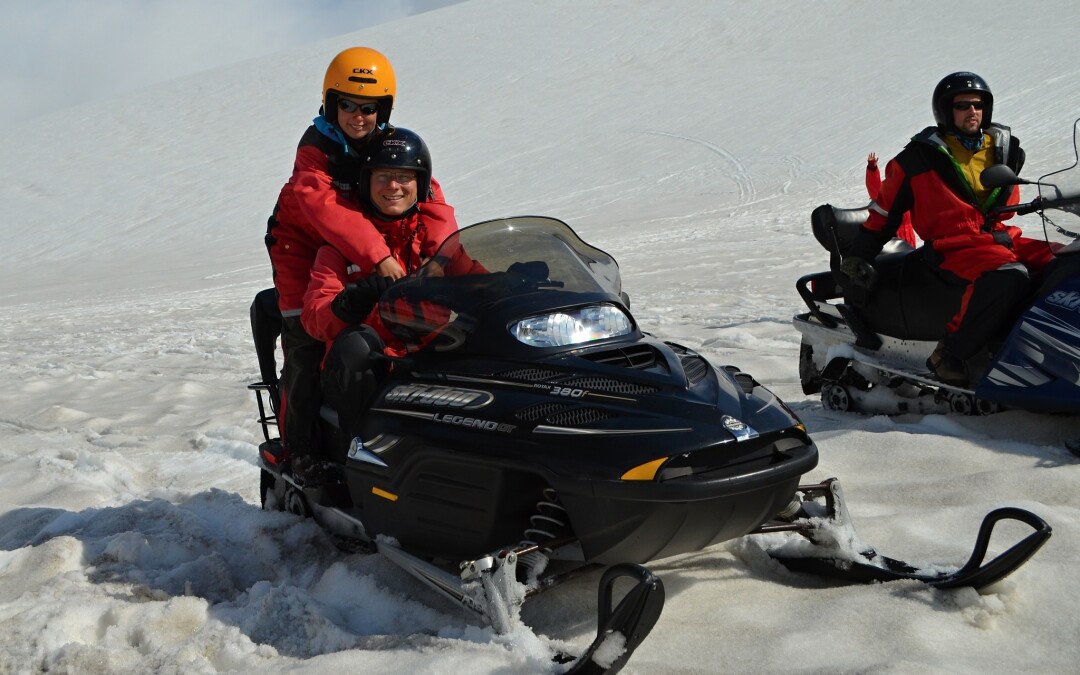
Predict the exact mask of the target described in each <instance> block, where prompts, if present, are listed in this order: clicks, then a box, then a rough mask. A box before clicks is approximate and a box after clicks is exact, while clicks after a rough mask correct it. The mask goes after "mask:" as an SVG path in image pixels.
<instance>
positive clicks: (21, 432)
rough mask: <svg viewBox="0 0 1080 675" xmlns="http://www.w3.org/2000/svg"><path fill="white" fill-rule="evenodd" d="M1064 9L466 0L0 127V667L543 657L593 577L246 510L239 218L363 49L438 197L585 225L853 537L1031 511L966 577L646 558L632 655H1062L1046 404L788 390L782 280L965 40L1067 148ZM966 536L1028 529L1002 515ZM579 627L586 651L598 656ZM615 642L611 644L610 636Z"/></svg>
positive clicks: (463, 213) (1060, 540)
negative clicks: (503, 607)
mask: <svg viewBox="0 0 1080 675" xmlns="http://www.w3.org/2000/svg"><path fill="white" fill-rule="evenodd" d="M1076 16H1077V10H1076V8H1075V5H1074V3H1071V2H1065V1H1064V0H1050V1H1048V2H1044V3H1037V4H1028V5H1024V4H1017V3H1004V2H995V1H991V2H980V3H974V2H966V1H962V2H956V3H946V4H940V3H932V2H928V1H925V0H919V1H918V2H912V3H894V4H888V3H885V4H883V3H872V4H871V3H854V2H841V1H839V0H832V1H823V2H815V3H786V2H779V1H778V0H763V1H761V2H755V3H740V2H735V1H734V0H717V1H716V2H710V3H674V4H671V3H650V2H645V1H644V0H636V1H635V0H626V1H625V2H608V3H583V2H573V1H571V0H552V1H551V2H545V3H526V2H519V3H514V4H513V5H512V6H510V7H508V6H505V4H504V3H503V2H500V1H499V0H467V1H466V2H463V3H460V4H456V5H452V6H449V7H445V8H443V9H440V10H436V11H433V12H429V13H425V14H420V15H416V16H411V17H408V18H405V19H401V20H399V21H395V22H392V23H390V24H385V25H382V26H377V27H374V28H372V29H369V30H365V31H361V32H358V33H353V34H349V35H345V36H340V37H336V38H334V39H331V40H325V41H320V42H316V43H311V44H307V45H304V46H302V47H298V48H292V49H288V50H285V51H280V52H277V53H275V54H272V55H270V56H267V57H264V58H261V59H258V60H257V61H249V62H244V63H240V64H235V65H231V66H228V67H224V68H219V69H216V70H212V71H208V72H205V73H200V74H197V75H192V76H188V77H184V78H180V79H176V80H172V81H169V82H167V83H164V84H159V85H153V86H150V87H147V88H144V89H142V90H139V91H137V92H134V93H132V94H129V95H126V96H123V97H116V98H112V99H108V100H104V101H99V102H95V103H89V104H86V105H81V106H76V107H71V108H67V109H62V110H56V111H53V112H51V113H48V114H42V115H41V116H40V117H38V118H36V119H34V120H32V121H29V122H27V123H25V124H19V125H11V126H8V127H6V128H5V129H4V130H3V131H2V132H0V203H3V204H4V210H3V216H2V217H0V308H2V310H3V313H4V321H3V322H2V324H0V378H2V381H3V382H4V383H5V386H4V387H3V388H2V389H0V458H2V459H3V463H4V466H5V471H4V472H3V474H0V672H14V673H37V672H45V671H49V672H79V673H105V672H109V673H117V672H132V673H134V672H140V673H142V672H159V673H213V672H255V671H259V672H283V673H322V672H331V671H334V670H350V671H354V670H360V669H362V670H365V671H367V672H401V673H406V672H407V673H446V672H473V673H506V672H523V673H524V672H551V673H555V672H559V670H560V668H561V666H557V665H553V664H551V663H550V662H549V661H548V659H549V658H550V655H551V649H552V648H553V646H554V647H555V648H565V649H577V650H580V649H582V648H584V646H585V645H586V644H588V642H589V641H590V640H591V639H592V637H593V635H594V631H595V627H594V626H593V622H594V621H595V612H596V607H595V602H596V584H597V583H598V580H599V577H598V576H597V575H589V576H586V577H583V578H579V579H575V580H573V581H571V582H568V583H567V584H566V585H565V586H563V587H560V588H558V589H555V590H554V591H551V592H549V593H546V594H544V595H542V596H540V597H538V598H536V599H535V600H530V601H529V602H527V603H526V604H525V606H524V607H523V609H522V612H521V619H522V620H523V622H524V625H521V626H519V627H518V628H517V629H516V630H515V631H512V632H511V633H509V634H507V635H501V636H500V635H496V634H494V632H493V631H492V630H491V629H490V628H487V627H485V626H483V625H481V624H480V623H479V622H478V621H477V620H476V619H475V617H473V616H471V615H468V614H466V613H465V612H464V611H461V610H458V609H456V608H455V607H453V606H451V605H450V604H448V603H446V602H444V601H442V600H440V599H438V598H436V597H434V596H433V595H432V594H431V593H429V592H428V591H427V590H426V589H425V588H424V587H423V586H422V585H421V584H420V583H419V582H418V581H416V580H414V579H413V578H412V577H409V576H408V575H407V574H406V573H404V572H402V571H401V570H399V569H397V568H396V567H394V566H393V565H392V564H390V563H389V562H388V561H386V560H385V559H382V558H380V557H379V556H363V555H352V556H349V555H345V554H343V553H341V552H339V551H338V550H337V549H335V548H334V546H333V545H332V544H331V542H330V540H329V539H328V538H327V537H326V536H325V535H324V534H323V533H322V532H321V531H320V530H319V529H318V528H317V527H316V526H314V525H313V524H312V523H311V522H309V521H303V520H300V519H298V518H296V517H294V516H291V515H286V514H283V513H271V512H263V511H261V510H260V509H259V506H258V470H257V464H256V451H257V444H258V442H259V441H260V440H261V434H260V431H259V429H258V426H257V424H256V423H255V406H254V401H253V396H252V394H251V393H250V392H249V391H247V390H246V388H245V385H246V383H248V382H251V381H254V380H256V379H257V366H256V362H255V356H254V353H253V349H252V347H251V340H250V330H249V327H248V323H247V316H248V305H249V304H250V301H251V298H252V297H253V296H254V294H255V293H256V292H257V291H258V290H260V289H261V288H264V287H265V286H267V285H268V284H269V282H270V277H269V264H268V260H267V256H266V253H265V251H264V249H263V245H262V241H261V239H262V234H263V232H264V223H265V219H266V217H267V216H268V215H269V212H270V209H271V207H272V206H273V202H274V200H275V198H276V195H277V191H278V189H279V188H280V186H281V184H282V182H283V181H284V180H285V179H286V178H287V176H288V173H289V170H290V168H291V166H292V159H293V153H294V149H295V146H296V142H297V140H298V139H299V136H300V134H301V132H302V131H303V130H304V128H306V126H307V124H308V123H309V120H310V119H311V117H312V116H313V115H314V114H315V112H316V109H317V107H318V88H319V85H320V83H321V81H322V74H323V70H324V68H325V66H326V63H327V62H328V60H329V58H331V57H332V56H333V54H335V53H336V52H337V51H339V50H340V49H342V48H344V47H347V46H351V45H354V44H364V45H370V46H373V47H375V48H378V49H380V50H381V51H384V52H385V53H386V54H388V55H389V57H390V58H391V60H392V61H393V63H394V65H395V68H396V70H397V75H398V81H399V92H398V93H399V97H398V105H397V108H396V110H395V113H394V120H395V121H396V122H397V123H398V124H400V125H402V126H408V127H410V128H413V129H416V130H417V131H419V132H420V133H422V134H423V135H424V137H425V138H426V139H427V140H428V142H429V144H430V145H431V148H432V151H433V154H434V160H435V173H436V175H437V177H438V178H439V179H440V181H441V182H442V184H443V187H444V189H445V192H446V194H447V196H448V198H449V199H450V200H451V201H452V202H453V203H454V204H455V206H456V207H457V210H458V216H459V220H460V222H461V223H463V224H465V223H470V222H475V221H479V220H483V219H487V218H492V217H498V216H505V215H520V214H539V215H550V216H554V217H558V218H560V219H562V220H565V221H566V222H568V223H569V224H570V225H571V226H572V227H574V228H575V229H576V230H577V231H578V232H579V233H580V234H581V235H582V236H583V237H584V238H585V239H586V240H587V241H589V242H590V243H592V244H594V245H596V246H599V247H601V248H603V249H605V250H607V251H608V252H610V253H611V254H612V255H614V256H615V257H616V258H617V259H618V260H619V262H620V264H621V266H622V275H623V281H624V286H625V288H626V290H627V291H628V293H629V294H630V296H631V297H632V299H633V310H634V313H635V317H636V318H637V320H638V321H639V323H640V324H642V325H643V326H644V327H646V328H647V329H648V330H650V331H651V332H654V333H656V334H658V335H661V336H663V337H665V338H668V339H672V340H675V341H678V342H680V343H682V344H685V345H687V346H689V347H692V348H695V349H698V350H700V351H702V353H704V354H705V355H706V356H708V357H709V358H710V359H711V360H713V361H714V362H716V363H718V364H726V363H732V364H735V365H738V366H740V367H741V368H742V369H743V370H745V371H747V372H749V373H751V374H753V375H754V376H755V377H756V378H757V379H758V380H759V381H761V382H762V383H764V384H765V385H766V386H768V387H770V388H771V389H773V390H774V391H775V392H776V393H777V394H778V395H779V396H780V397H781V398H783V399H784V400H785V401H787V402H788V403H789V404H790V405H791V406H792V408H793V409H795V410H796V411H797V412H798V414H799V415H800V416H801V417H802V419H803V421H804V422H805V424H806V426H807V428H808V429H809V431H810V432H811V434H812V435H813V437H814V439H815V440H816V442H817V443H818V445H819V448H820V450H821V464H820V466H819V467H818V469H816V470H815V471H814V472H812V474H811V475H809V476H808V477H807V479H808V480H815V481H816V480H820V479H823V478H825V477H828V476H839V477H840V478H841V479H842V481H843V484H844V488H845V494H846V496H847V500H848V504H849V508H850V509H851V511H852V514H853V517H854V518H855V525H856V527H857V529H858V535H859V537H860V538H861V539H863V540H864V541H866V542H868V543H871V544H873V545H875V546H876V547H877V548H878V549H879V550H880V551H881V552H882V553H885V554H887V555H891V556H894V557H901V558H905V559H909V560H912V561H918V562H925V563H929V564H940V565H958V564H960V563H962V562H963V561H964V560H965V559H966V556H967V554H968V553H969V551H970V547H971V546H972V545H973V543H974V539H975V534H976V531H977V528H978V525H979V523H980V521H981V519H982V516H983V515H984V514H985V513H987V512H988V511H990V510H992V509H994V508H996V507H999V506H1005V505H1011V506H1019V507H1022V508H1027V509H1030V510H1032V511H1034V512H1035V513H1037V514H1039V515H1041V516H1042V517H1043V518H1045V519H1046V520H1047V521H1048V522H1049V523H1050V524H1051V525H1052V526H1053V528H1054V536H1053V538H1052V539H1051V540H1050V542H1049V543H1048V544H1047V545H1046V546H1045V547H1044V549H1043V550H1041V551H1040V552H1039V553H1038V554H1037V555H1036V556H1035V557H1034V558H1033V559H1032V560H1031V561H1030V562H1029V563H1028V564H1027V565H1026V566H1025V567H1023V568H1022V569H1021V570H1020V571H1019V572H1017V573H1016V574H1014V575H1013V576H1011V577H1009V578H1007V579H1005V580H1004V581H1002V582H1000V583H998V584H996V585H995V586H993V587H991V588H989V589H986V590H985V591H984V592H983V593H981V594H980V593H976V592H975V591H972V590H970V589H962V590H955V591H940V590H933V589H930V588H927V587H925V586H922V585H920V584H918V583H914V582H900V583H891V584H878V585H870V586H859V587H850V586H836V585H832V584H829V583H826V582H823V581H819V580H816V579H812V578H809V577H805V576H798V575H795V574H792V573H790V572H787V571H786V570H785V569H783V568H781V567H779V566H778V565H777V564H776V563H775V562H773V561H771V560H769V559H768V558H767V557H766V556H764V554H762V553H761V551H760V549H759V548H758V547H756V546H755V545H753V544H752V543H751V542H750V541H748V540H745V539H743V540H738V541H735V542H730V543H728V544H723V545H718V546H715V547H712V548H710V549H707V550H705V551H701V552H697V553H692V554H687V555H683V556H679V557H677V558H671V559H667V560H661V561H657V562H655V563H652V564H650V569H652V570H653V571H654V572H655V573H657V574H658V575H659V576H660V577H661V578H662V579H663V581H664V584H665V587H666V589H667V597H668V600H667V604H666V606H665V608H664V611H663V614H662V615H661V617H660V620H659V621H658V623H657V625H656V628H655V629H654V630H653V633H652V635H651V636H650V637H649V638H647V639H646V640H645V642H644V643H643V644H642V645H641V647H639V648H638V650H637V651H636V652H635V654H634V655H633V656H632V657H631V658H630V660H629V662H628V664H627V666H626V668H625V672H628V673H654V672H664V673H687V674H689V673H707V672H708V673H711V672H733V671H739V672H745V671H750V672H760V673H779V672H789V671H791V670H799V671H809V672H838V671H842V672H867V671H872V672H889V673H916V672H918V673H922V672H927V671H937V672H951V673H986V672H1002V673H1004V672H1009V673H1012V672H1067V671H1074V670H1075V669H1076V663H1077V660H1078V658H1080V645H1078V643H1077V640H1076V636H1077V635H1078V634H1080V618H1078V614H1077V612H1076V609H1075V608H1076V607H1077V605H1078V604H1080V583H1078V581H1080V566H1078V565H1077V562H1076V561H1077V560H1078V559H1080V494H1078V490H1077V487H1076V486H1077V485H1078V484H1080V465H1078V462H1077V460H1076V458H1075V457H1074V456H1073V455H1071V454H1070V453H1069V452H1068V451H1067V450H1066V449H1065V443H1066V442H1067V441H1069V440H1072V439H1076V438H1078V437H1080V421H1078V420H1077V419H1075V418H1071V417H1061V416H1045V415H1036V414H1031V413H1024V412H1006V413H1001V414H997V415H993V416H990V417H985V418H975V417H973V418H956V417H946V416H941V415H904V416H899V417H895V418H888V417H882V416H860V415H854V414H841V413H834V412H829V411H825V410H823V409H822V407H821V404H820V402H819V401H818V400H817V398H816V397H807V396H805V395H803V394H802V392H801V390H800V388H799V384H798V371H797V362H798V350H799V336H798V333H797V332H796V331H795V330H794V329H793V328H792V327H791V325H790V319H791V316H792V315H793V314H794V313H795V312H796V311H798V310H799V307H800V302H799V300H798V297H797V295H796V293H795V291H794V282H795V280H796V279H797V278H798V277H799V276H800V275H802V274H806V273H808V272H811V271H816V270H819V269H821V268H822V265H823V264H825V255H824V252H823V251H821V250H820V249H819V247H818V245H817V243H816V242H815V241H814V239H813V237H812V236H811V234H810V230H809V214H810V211H811V210H812V208H813V207H814V206H816V205H818V204H820V203H824V202H832V203H835V204H839V205H857V204H860V203H863V202H864V201H865V193H864V188H863V184H862V181H863V166H864V160H865V157H866V155H867V153H868V152H871V151H873V152H876V153H878V155H879V156H881V157H883V158H885V157H890V156H892V155H893V154H895V152H896V151H898V150H899V149H900V147H902V145H903V144H904V143H905V142H906V139H907V138H909V137H910V136H911V135H912V134H914V133H915V132H916V131H918V130H919V129H921V128H922V127H923V126H926V125H927V124H929V123H930V121H931V119H932V118H931V115H930V109H929V108H930V106H929V94H930V91H931V90H932V88H933V86H934V84H936V82H937V80H938V79H939V78H940V77H942V76H943V75H945V74H946V73H948V72H951V71H954V70H961V69H971V70H975V71H976V72H979V73H980V74H982V75H983V76H984V77H986V79H987V80H988V81H989V82H990V84H991V85H992V86H993V87H994V90H995V92H996V95H997V98H996V105H995V119H997V120H999V121H1002V122H1005V123H1008V124H1010V125H1012V127H1013V129H1014V131H1015V133H1016V134H1017V136H1019V137H1020V138H1021V140H1022V141H1023V143H1024V146H1025V148H1026V150H1027V154H1028V168H1027V169H1026V171H1025V173H1026V174H1028V175H1032V176H1033V175H1038V174H1039V173H1042V172H1045V171H1046V170H1050V169H1053V168H1058V167H1061V166H1063V165H1065V164H1066V163H1068V162H1069V161H1071V159H1072V155H1071V148H1070V147H1068V145H1067V140H1068V139H1069V138H1070V134H1071V123H1072V121H1073V119H1074V118H1076V117H1077V116H1080V80H1078V79H1077V78H1076V77H1075V73H1073V72H1072V70H1070V65H1069V64H1072V63H1076V62H1077V60H1078V59H1077V57H1078V56H1080V54H1078V51H1080V47H1078V46H1077V42H1076V40H1075V39H1074V36H1073V30H1072V28H1073V27H1074V26H1075V24H1073V23H1072V21H1073V20H1075V19H1076ZM1003 529H1004V530H1005V531H1004V532H1002V535H1001V539H1000V541H999V540H998V537H995V541H994V542H993V543H992V550H1002V549H1003V548H1004V547H1005V546H1008V545H1009V544H1010V543H1011V542H1012V541H1015V540H1016V539H1018V538H1019V537H1021V536H1023V535H1024V534H1026V532H1025V529H1026V528H1024V527H1021V526H1016V527H1013V528H1003ZM609 656H610V655H609ZM612 658H614V657H612Z"/></svg>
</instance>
